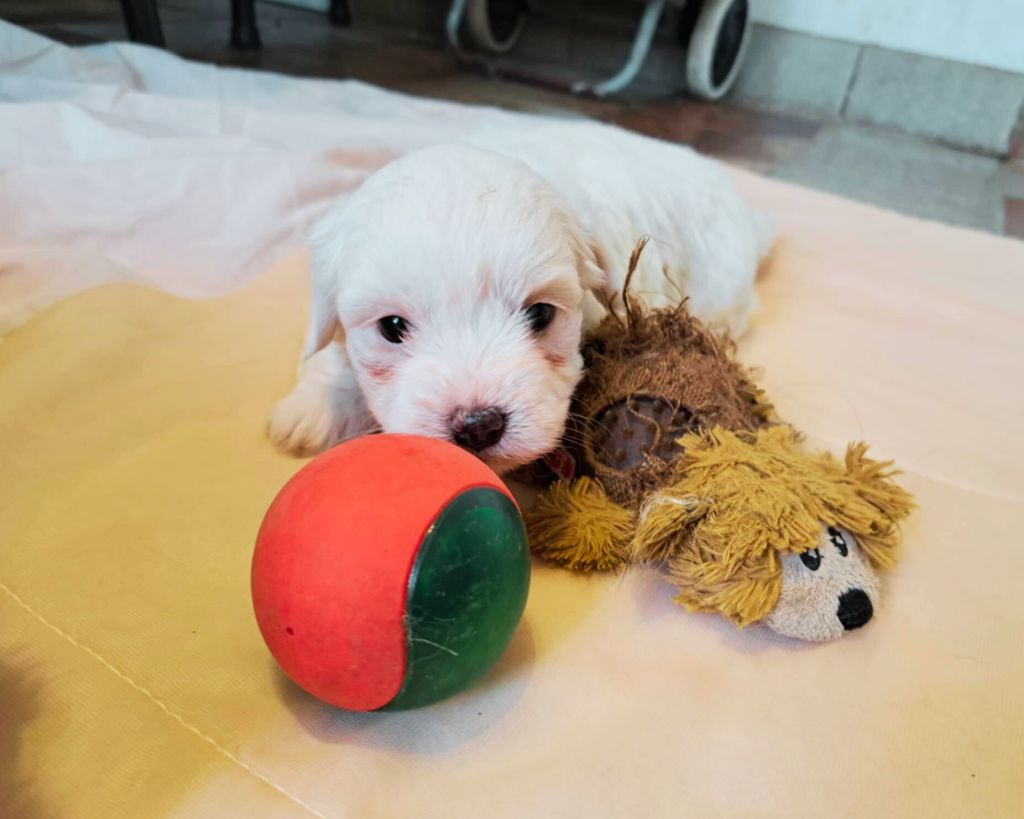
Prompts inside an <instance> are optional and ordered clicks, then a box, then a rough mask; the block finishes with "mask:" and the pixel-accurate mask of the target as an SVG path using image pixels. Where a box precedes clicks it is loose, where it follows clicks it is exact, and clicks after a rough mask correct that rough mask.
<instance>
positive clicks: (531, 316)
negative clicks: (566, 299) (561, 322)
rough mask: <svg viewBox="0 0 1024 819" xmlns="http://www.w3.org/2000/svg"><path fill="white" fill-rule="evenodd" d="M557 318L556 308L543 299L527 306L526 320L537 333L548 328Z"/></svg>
mask: <svg viewBox="0 0 1024 819" xmlns="http://www.w3.org/2000/svg"><path fill="white" fill-rule="evenodd" d="M554 318H555V308H554V307H553V306H552V305H550V304H545V303H544V302H542V301H539V302H537V303H536V304H531V305H530V306H529V307H527V308H526V320H527V321H528V322H529V323H530V329H531V330H533V332H535V333H541V332H543V331H544V330H546V329H547V326H548V325H549V324H551V322H552V320H553V319H554Z"/></svg>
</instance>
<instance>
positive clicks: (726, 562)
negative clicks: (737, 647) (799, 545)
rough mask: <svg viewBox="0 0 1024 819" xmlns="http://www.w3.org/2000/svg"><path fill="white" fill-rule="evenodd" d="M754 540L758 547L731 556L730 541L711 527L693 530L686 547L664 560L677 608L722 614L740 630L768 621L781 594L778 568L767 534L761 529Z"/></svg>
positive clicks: (705, 525)
mask: <svg viewBox="0 0 1024 819" xmlns="http://www.w3.org/2000/svg"><path fill="white" fill-rule="evenodd" d="M757 536H758V537H759V538H760V540H761V543H760V545H759V546H757V547H755V548H752V549H750V550H749V551H746V550H744V551H743V552H742V554H739V553H737V554H731V551H732V550H731V548H730V543H729V541H728V538H727V537H723V533H722V531H721V530H720V529H719V528H718V527H716V526H715V524H714V523H711V522H709V520H705V521H703V522H701V523H698V524H697V525H696V526H695V527H693V529H692V530H691V531H690V532H689V535H688V538H687V541H686V544H685V546H684V547H683V548H680V549H678V550H677V551H676V552H675V553H674V554H673V555H672V556H671V557H670V558H669V560H668V575H669V578H670V579H671V580H672V582H673V583H674V584H675V586H676V589H677V590H678V594H677V595H676V602H678V603H682V604H683V605H684V606H686V608H687V609H689V610H690V611H710V612H715V613H717V614H721V615H723V616H725V617H727V618H729V619H730V620H732V621H733V622H734V623H735V624H736V625H737V626H740V627H741V628H742V627H745V626H749V625H750V624H751V623H756V622H758V621H759V620H763V619H764V618H765V617H767V616H768V615H769V614H770V613H771V611H772V609H774V608H775V605H776V604H777V603H778V602H779V595H780V594H781V593H782V566H781V563H780V562H779V555H778V553H777V552H776V551H775V549H773V548H772V545H771V543H770V542H769V539H768V537H767V532H766V530H765V529H763V528H759V531H758V532H757ZM749 539H750V538H749V537H748V538H747V540H748V541H749Z"/></svg>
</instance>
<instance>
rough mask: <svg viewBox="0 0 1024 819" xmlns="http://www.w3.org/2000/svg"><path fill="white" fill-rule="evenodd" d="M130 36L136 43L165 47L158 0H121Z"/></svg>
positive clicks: (125, 23)
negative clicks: (157, 5)
mask: <svg viewBox="0 0 1024 819" xmlns="http://www.w3.org/2000/svg"><path fill="white" fill-rule="evenodd" d="M121 9H122V10H123V12H124V25H125V28H127V29H128V37H129V38H130V39H131V40H133V41H134V42H136V43H146V44H147V45H154V46H160V47H161V48H163V47H164V45H165V43H164V30H163V27H162V26H161V25H160V12H159V10H158V9H157V7H156V0H121Z"/></svg>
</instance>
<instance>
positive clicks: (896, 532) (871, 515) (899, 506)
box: [837, 443, 914, 569]
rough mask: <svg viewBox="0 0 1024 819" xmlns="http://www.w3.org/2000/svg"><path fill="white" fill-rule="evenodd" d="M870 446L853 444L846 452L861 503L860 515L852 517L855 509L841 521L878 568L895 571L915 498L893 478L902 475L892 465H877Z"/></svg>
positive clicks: (858, 505) (854, 486) (884, 463)
mask: <svg viewBox="0 0 1024 819" xmlns="http://www.w3.org/2000/svg"><path fill="white" fill-rule="evenodd" d="M867 449H868V448H867V444H864V443H856V444H850V446H849V447H848V448H847V450H846V459H845V465H846V475H847V477H848V479H849V480H850V482H851V485H852V490H853V492H854V494H855V495H856V497H857V499H858V500H859V501H860V503H859V504H857V505H856V507H857V511H858V512H859V514H856V515H852V514H850V513H851V512H853V510H854V506H853V505H850V507H849V511H847V510H845V509H844V510H840V511H841V512H843V513H845V515H842V516H841V517H840V519H839V520H838V521H837V522H838V523H839V524H841V525H842V526H843V527H845V528H846V529H849V530H850V531H851V532H852V533H853V535H854V536H855V537H856V538H857V543H858V544H859V545H860V547H861V549H863V550H864V552H865V554H866V555H867V556H868V559H869V560H870V561H871V563H872V564H873V565H875V566H879V567H881V568H885V569H887V568H891V567H892V565H893V564H894V563H895V562H896V558H897V556H898V553H899V546H900V541H901V534H900V527H899V524H900V521H902V520H903V519H904V518H906V517H907V515H909V514H910V513H911V511H912V510H913V509H914V498H913V496H912V495H911V494H910V493H909V492H907V491H906V490H905V489H903V488H902V487H901V486H899V485H898V484H897V483H896V482H895V481H894V480H893V478H894V477H895V476H896V475H898V474H899V471H898V470H896V469H894V468H893V466H892V461H884V462H883V461H875V460H872V459H871V458H868V457H867V456H866V453H867Z"/></svg>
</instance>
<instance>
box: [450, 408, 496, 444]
mask: <svg viewBox="0 0 1024 819" xmlns="http://www.w3.org/2000/svg"><path fill="white" fill-rule="evenodd" d="M504 434H505V413H503V412H502V411H501V410H500V409H498V408H497V407H486V408H484V409H475V410H470V411H469V412H463V411H461V410H460V411H459V412H457V413H455V416H454V417H453V418H452V437H453V438H454V439H455V443H457V444H458V445H459V446H461V447H465V448H466V449H468V450H470V451H472V452H483V450H485V449H487V448H488V447H492V446H494V445H495V444H496V443H498V441H500V440H501V436H502V435H504Z"/></svg>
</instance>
